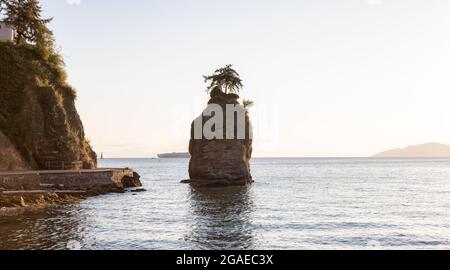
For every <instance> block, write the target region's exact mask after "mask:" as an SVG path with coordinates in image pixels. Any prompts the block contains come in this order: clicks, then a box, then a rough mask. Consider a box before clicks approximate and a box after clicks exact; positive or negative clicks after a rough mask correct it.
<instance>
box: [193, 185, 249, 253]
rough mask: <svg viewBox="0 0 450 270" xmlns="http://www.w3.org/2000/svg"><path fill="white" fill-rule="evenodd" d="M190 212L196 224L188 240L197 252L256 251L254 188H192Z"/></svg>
mask: <svg viewBox="0 0 450 270" xmlns="http://www.w3.org/2000/svg"><path fill="white" fill-rule="evenodd" d="M190 212H191V215H192V217H193V223H192V228H191V231H190V232H189V235H188V236H187V239H189V240H190V241H193V242H194V243H195V244H196V248H198V249H251V248H254V241H255V236H254V234H253V230H252V218H251V214H252V212H253V201H252V192H251V187H228V188H207V189H204V188H194V187H191V190H190Z"/></svg>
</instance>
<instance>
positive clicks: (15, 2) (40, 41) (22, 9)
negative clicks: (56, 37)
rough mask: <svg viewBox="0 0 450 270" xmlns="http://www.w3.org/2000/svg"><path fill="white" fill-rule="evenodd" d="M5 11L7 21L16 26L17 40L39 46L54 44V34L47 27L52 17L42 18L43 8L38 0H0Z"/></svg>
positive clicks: (18, 42)
mask: <svg viewBox="0 0 450 270" xmlns="http://www.w3.org/2000/svg"><path fill="white" fill-rule="evenodd" d="M0 1H1V5H2V11H3V12H4V13H5V20H4V21H5V23H7V24H9V25H11V26H13V27H14V29H15V31H16V36H15V42H16V43H17V44H21V43H23V42H30V43H35V44H37V45H38V46H47V44H46V43H48V42H50V43H52V44H51V45H53V35H52V33H51V31H50V30H49V29H48V28H47V24H48V23H49V22H51V20H52V18H49V19H43V18H42V15H41V13H42V8H41V5H40V4H39V1H38V0H0Z"/></svg>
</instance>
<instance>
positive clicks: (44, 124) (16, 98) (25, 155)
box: [0, 43, 97, 171]
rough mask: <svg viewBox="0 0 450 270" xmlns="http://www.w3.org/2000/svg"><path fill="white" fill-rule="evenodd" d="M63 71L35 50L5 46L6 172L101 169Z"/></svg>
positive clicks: (0, 70)
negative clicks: (86, 135)
mask: <svg viewBox="0 0 450 270" xmlns="http://www.w3.org/2000/svg"><path fill="white" fill-rule="evenodd" d="M61 73H62V71H61V70H58V69H57V68H55V67H52V63H51V62H50V60H48V59H45V58H44V57H43V56H41V55H40V54H39V53H38V52H37V51H36V49H34V48H33V47H30V46H25V45H24V46H19V45H14V44H11V43H0V133H1V135H0V156H1V161H0V171H1V170H22V169H75V167H76V168H83V169H93V168H96V166H97V157H96V154H95V153H94V151H93V150H92V148H91V146H90V145H89V143H88V141H87V140H86V138H85V134H84V128H83V124H82V122H81V120H80V117H79V115H78V113H77V110H76V108H75V94H74V91H73V90H72V88H71V87H70V86H68V85H67V84H66V83H65V78H64V76H63V75H61Z"/></svg>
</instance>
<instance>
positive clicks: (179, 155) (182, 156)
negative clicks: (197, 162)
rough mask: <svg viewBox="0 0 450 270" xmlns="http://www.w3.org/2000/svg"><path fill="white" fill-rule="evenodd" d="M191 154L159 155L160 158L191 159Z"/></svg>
mask: <svg viewBox="0 0 450 270" xmlns="http://www.w3.org/2000/svg"><path fill="white" fill-rule="evenodd" d="M190 157H191V155H190V154H189V153H164V154H158V158H190Z"/></svg>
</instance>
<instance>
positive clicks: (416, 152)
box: [373, 143, 450, 158]
mask: <svg viewBox="0 0 450 270" xmlns="http://www.w3.org/2000/svg"><path fill="white" fill-rule="evenodd" d="M373 157H378V158H389V157H392V158H402V157H406V158H408V157H410V158H431V157H435V158H439V157H450V145H446V144H440V143H426V144H421V145H414V146H408V147H406V148H402V149H393V150H389V151H385V152H381V153H379V154H376V155H375V156H373Z"/></svg>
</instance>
